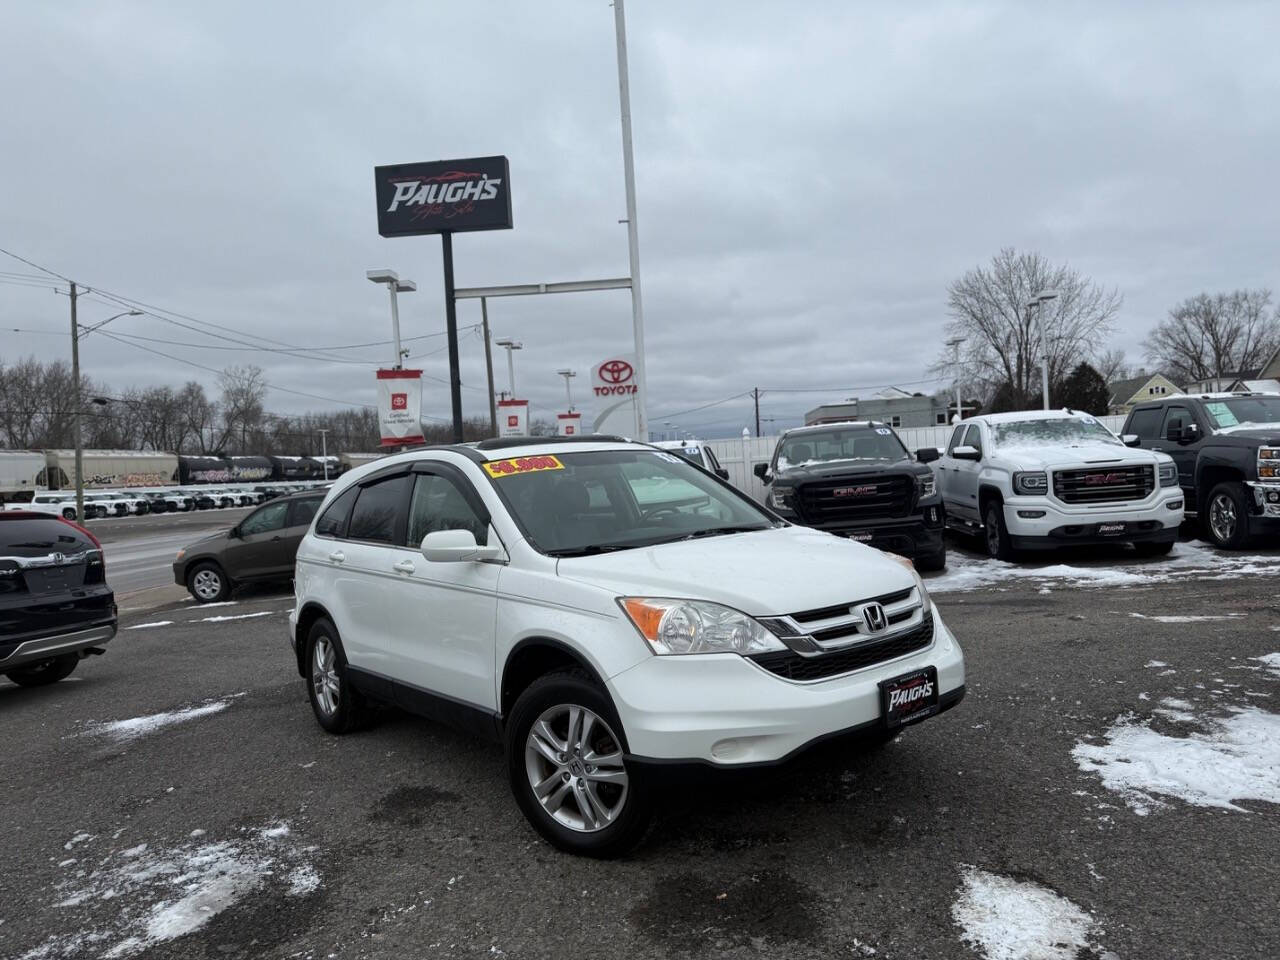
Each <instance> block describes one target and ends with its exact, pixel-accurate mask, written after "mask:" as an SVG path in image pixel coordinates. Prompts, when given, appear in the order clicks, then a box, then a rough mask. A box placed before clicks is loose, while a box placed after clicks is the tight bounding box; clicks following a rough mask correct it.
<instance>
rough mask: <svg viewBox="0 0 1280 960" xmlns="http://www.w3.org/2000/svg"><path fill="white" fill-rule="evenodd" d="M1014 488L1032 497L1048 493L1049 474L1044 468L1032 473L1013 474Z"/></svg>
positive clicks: (1015, 490) (1017, 491)
mask: <svg viewBox="0 0 1280 960" xmlns="http://www.w3.org/2000/svg"><path fill="white" fill-rule="evenodd" d="M1013 489H1014V492H1015V493H1022V494H1026V495H1027V496H1031V497H1034V496H1038V495H1040V494H1042V493H1048V492H1049V475H1048V474H1047V473H1045V472H1044V471H1043V470H1037V471H1035V472H1030V473H1015V474H1014V475H1013Z"/></svg>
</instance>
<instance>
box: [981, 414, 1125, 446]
mask: <svg viewBox="0 0 1280 960" xmlns="http://www.w3.org/2000/svg"><path fill="white" fill-rule="evenodd" d="M991 432H992V435H993V436H994V438H995V445H996V446H997V447H1046V446H1049V447H1052V446H1058V445H1060V444H1065V445H1067V446H1070V445H1071V444H1080V443H1114V444H1119V443H1120V440H1119V438H1117V437H1116V435H1115V434H1114V433H1112V432H1111V431H1110V430H1108V429H1107V428H1106V427H1104V426H1103V425H1102V424H1100V423H1099V422H1098V421H1097V420H1094V419H1092V418H1089V419H1085V418H1083V417H1062V418H1060V419H1055V420H1008V421H1005V422H1004V423H993V424H991Z"/></svg>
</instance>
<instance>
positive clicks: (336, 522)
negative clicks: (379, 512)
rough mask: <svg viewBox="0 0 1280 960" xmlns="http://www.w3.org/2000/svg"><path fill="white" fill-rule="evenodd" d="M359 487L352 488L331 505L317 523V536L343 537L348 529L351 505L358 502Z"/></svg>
mask: <svg viewBox="0 0 1280 960" xmlns="http://www.w3.org/2000/svg"><path fill="white" fill-rule="evenodd" d="M359 492H360V488H359V487H352V488H351V489H350V490H348V491H347V492H346V493H344V494H342V496H340V497H338V499H337V500H334V501H333V503H331V504H329V506H328V509H326V510H325V512H324V513H323V514H321V515H320V519H319V521H318V522H317V523H316V534H317V535H318V536H321V537H341V536H342V535H343V534H344V533H345V532H346V529H347V514H349V513H350V512H351V504H353V503H355V502H356V494H357V493H359Z"/></svg>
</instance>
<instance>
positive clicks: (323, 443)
mask: <svg viewBox="0 0 1280 960" xmlns="http://www.w3.org/2000/svg"><path fill="white" fill-rule="evenodd" d="M316 433H318V434H320V462H321V463H322V464H324V478H325V479H326V480H328V479H329V442H328V441H329V431H328V430H327V429H325V428H323V427H321V428H319V429H317V430H316Z"/></svg>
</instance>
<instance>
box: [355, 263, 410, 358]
mask: <svg viewBox="0 0 1280 960" xmlns="http://www.w3.org/2000/svg"><path fill="white" fill-rule="evenodd" d="M364 275H365V276H366V277H368V278H369V279H370V280H371V281H373V282H374V283H382V284H386V287H387V290H388V291H390V293H391V334H392V338H393V339H394V340H395V349H396V359H395V362H394V363H393V364H392V366H393V367H394V368H395V369H396V370H400V369H402V368H403V366H404V355H405V351H404V350H401V349H400V305H399V303H398V302H397V301H396V295H397V294H400V293H413V292H414V291H415V290H417V289H418V285H417V284H416V283H414V282H413V281H412V280H401V279H400V275H399V274H397V273H396V272H395V271H394V270H387V269H385V268H383V269H380V270H366V271H365V274H364Z"/></svg>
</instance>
